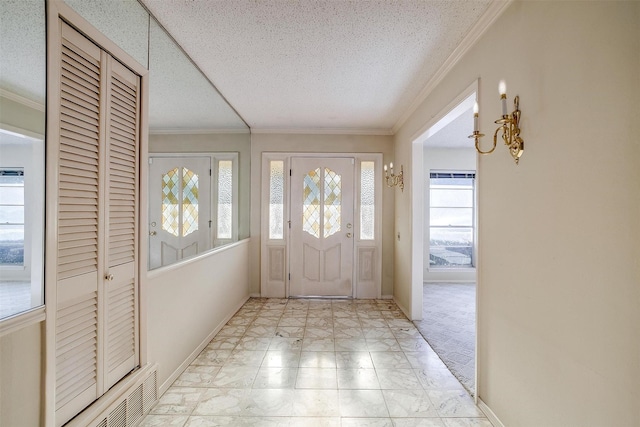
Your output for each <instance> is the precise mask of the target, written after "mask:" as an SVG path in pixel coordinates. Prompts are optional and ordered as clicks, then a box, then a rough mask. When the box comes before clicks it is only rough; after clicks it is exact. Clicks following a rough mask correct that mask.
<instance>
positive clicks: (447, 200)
mask: <svg viewBox="0 0 640 427" xmlns="http://www.w3.org/2000/svg"><path fill="white" fill-rule="evenodd" d="M430 194H431V195H430V202H429V203H430V204H431V207H432V208H446V207H459V208H470V207H473V190H471V189H464V190H451V189H444V188H441V189H437V188H435V189H431V192H430Z"/></svg>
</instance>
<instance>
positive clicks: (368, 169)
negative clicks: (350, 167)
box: [360, 162, 376, 240]
mask: <svg viewBox="0 0 640 427" xmlns="http://www.w3.org/2000/svg"><path fill="white" fill-rule="evenodd" d="M374 166H375V163H374V162H362V163H360V239H361V240H373V239H374V238H375V233H374V230H375V227H374V224H375V211H376V209H375V207H376V199H375V188H376V186H375V179H374V178H375V176H374Z"/></svg>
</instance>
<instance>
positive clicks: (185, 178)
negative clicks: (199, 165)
mask: <svg viewBox="0 0 640 427" xmlns="http://www.w3.org/2000/svg"><path fill="white" fill-rule="evenodd" d="M180 177H182V179H180ZM162 229H163V230H164V231H166V232H168V233H170V234H172V235H174V236H176V237H178V236H182V237H184V236H188V235H189V234H191V233H193V232H194V231H198V174H197V173H195V172H193V171H191V170H189V169H188V168H184V167H180V168H173V169H172V170H170V171H168V172H167V173H165V174H163V175H162Z"/></svg>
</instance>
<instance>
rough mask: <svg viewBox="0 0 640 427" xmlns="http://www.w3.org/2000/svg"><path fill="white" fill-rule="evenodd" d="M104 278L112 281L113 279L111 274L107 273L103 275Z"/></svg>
mask: <svg viewBox="0 0 640 427" xmlns="http://www.w3.org/2000/svg"><path fill="white" fill-rule="evenodd" d="M104 278H105V279H107V280H108V281H112V280H113V274H107V275H106V276H104Z"/></svg>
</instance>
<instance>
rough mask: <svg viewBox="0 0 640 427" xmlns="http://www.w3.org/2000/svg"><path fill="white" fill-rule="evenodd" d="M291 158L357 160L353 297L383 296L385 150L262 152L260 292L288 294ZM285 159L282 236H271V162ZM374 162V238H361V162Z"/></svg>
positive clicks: (266, 295) (280, 296)
mask: <svg viewBox="0 0 640 427" xmlns="http://www.w3.org/2000/svg"><path fill="white" fill-rule="evenodd" d="M292 157H318V158H322V157H349V158H354V159H355V189H354V201H355V218H354V233H355V235H354V262H353V271H354V278H353V298H355V299H380V298H381V297H382V221H383V218H382V211H383V209H382V205H383V199H382V193H383V182H382V179H380V177H382V160H383V155H382V153H353V152H345V153H335V152H331V153H317V152H312V153H307V152H288V153H283V152H263V153H262V163H261V166H262V169H261V172H260V173H261V190H262V191H261V200H260V213H261V215H260V218H261V219H260V232H261V235H260V295H261V296H262V297H268V298H288V297H289V279H288V273H289V234H290V233H289V232H288V224H287V220H288V215H289V212H290V206H289V204H290V200H289V193H290V190H289V188H290V176H289V172H288V171H289V169H290V165H291V158H292ZM272 161H278V162H282V164H283V169H284V175H283V181H284V182H283V183H282V185H283V197H282V204H283V210H284V212H285V215H286V220H285V218H283V220H282V221H283V223H282V227H283V228H282V229H283V235H282V238H270V236H269V208H270V201H269V195H270V194H269V193H270V190H269V189H270V187H269V184H270V162H272ZM363 161H366V162H373V163H374V185H375V187H374V192H375V209H374V219H375V220H374V239H372V240H362V239H360V186H361V162H363Z"/></svg>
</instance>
